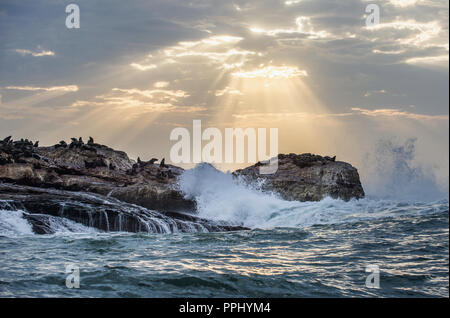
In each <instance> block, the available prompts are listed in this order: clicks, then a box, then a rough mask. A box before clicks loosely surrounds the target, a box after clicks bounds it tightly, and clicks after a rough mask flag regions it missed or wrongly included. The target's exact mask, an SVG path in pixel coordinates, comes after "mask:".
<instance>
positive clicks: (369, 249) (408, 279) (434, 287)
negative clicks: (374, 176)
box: [0, 200, 449, 297]
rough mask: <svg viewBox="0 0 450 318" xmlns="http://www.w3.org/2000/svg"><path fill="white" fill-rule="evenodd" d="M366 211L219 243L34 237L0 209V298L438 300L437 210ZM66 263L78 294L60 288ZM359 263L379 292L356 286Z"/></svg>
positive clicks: (209, 237) (339, 206) (445, 270)
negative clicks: (74, 271) (76, 274)
mask: <svg viewBox="0 0 450 318" xmlns="http://www.w3.org/2000/svg"><path fill="white" fill-rule="evenodd" d="M374 202H375V201H370V200H367V201H364V200H363V201H361V202H359V203H358V201H355V202H349V203H345V202H342V201H337V200H329V201H328V202H327V201H326V200H325V201H323V202H318V203H314V204H313V203H310V204H309V205H308V206H306V207H305V206H303V207H298V206H297V207H292V208H291V209H290V210H289V211H286V210H282V211H279V213H278V214H277V213H272V214H271V215H269V221H270V220H274V219H276V220H278V221H277V222H275V223H280V221H279V220H280V214H281V215H287V216H288V219H287V220H285V223H289V222H288V221H289V220H292V222H291V225H289V224H285V226H284V227H276V226H273V227H272V226H269V227H268V228H265V229H261V228H258V227H255V228H254V229H253V230H249V231H239V232H228V233H173V234H147V233H145V234H144V233H139V234H131V233H99V232H97V231H94V230H92V229H87V228H84V227H81V226H80V227H79V228H75V230H77V231H78V232H72V231H74V230H73V228H72V230H71V231H67V230H66V231H65V230H63V229H61V231H60V232H58V233H57V234H53V235H34V234H31V232H29V231H28V230H29V228H28V225H27V224H26V222H21V221H20V220H23V219H21V218H20V212H17V213H16V214H15V215H14V214H11V211H3V212H2V213H3V214H0V220H1V221H2V222H1V226H0V296H1V297H348V296H350V297H359V296H362V297H379V296H381V297H448V296H449V281H448V279H449V267H448V266H449V249H448V243H449V232H448V230H449V219H448V215H449V209H448V201H439V202H434V203H428V204H426V203H420V204H417V203H416V204H412V203H392V202H389V203H386V202H384V203H376V204H375V203H374ZM313 206H315V207H316V212H315V213H312V212H311V209H312V207H313ZM302 210H303V211H306V214H305V215H307V216H309V218H307V217H305V216H304V215H303V218H300V216H298V217H297V218H295V217H293V216H295V215H296V214H300V215H301V213H302ZM331 211H335V213H332V212H331ZM344 211H347V213H344ZM6 212H8V213H9V214H6ZM255 212H257V211H255ZM331 216H333V217H331ZM299 220H302V222H303V223H302V224H298V222H299ZM268 223H270V222H268ZM80 232H81V233H80ZM69 264H74V265H76V266H78V267H79V270H80V288H79V289H69V288H67V287H66V276H67V274H66V273H65V269H66V266H67V265H69ZM367 265H378V266H379V269H380V288H379V289H374V288H368V287H366V286H365V281H366V277H367V275H368V274H369V273H366V272H365V269H366V266H367Z"/></svg>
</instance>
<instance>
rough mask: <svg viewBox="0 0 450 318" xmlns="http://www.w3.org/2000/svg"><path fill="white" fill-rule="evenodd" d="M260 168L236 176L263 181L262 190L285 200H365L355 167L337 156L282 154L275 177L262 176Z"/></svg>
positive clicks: (250, 169) (237, 172) (251, 180)
mask: <svg viewBox="0 0 450 318" xmlns="http://www.w3.org/2000/svg"><path fill="white" fill-rule="evenodd" d="M260 165H261V164H260V163H258V164H256V165H253V166H251V167H248V168H245V169H241V170H237V171H235V172H234V175H235V176H241V177H242V178H243V179H244V180H246V181H247V182H254V181H256V180H257V179H263V180H264V183H263V185H262V189H263V190H265V191H274V192H276V193H278V194H279V195H280V196H281V197H282V198H284V199H286V200H298V201H319V200H321V199H323V198H324V197H326V196H330V197H332V198H339V199H343V200H346V201H347V200H350V199H352V198H355V199H359V198H362V197H364V190H363V188H362V185H361V182H360V179H359V174H358V171H357V170H356V168H354V167H353V166H352V165H350V164H348V163H345V162H341V161H336V157H333V158H330V157H322V156H318V155H313V154H309V153H308V154H302V155H296V154H288V155H284V154H280V155H279V156H278V170H277V171H276V173H274V174H272V175H261V174H259V167H260Z"/></svg>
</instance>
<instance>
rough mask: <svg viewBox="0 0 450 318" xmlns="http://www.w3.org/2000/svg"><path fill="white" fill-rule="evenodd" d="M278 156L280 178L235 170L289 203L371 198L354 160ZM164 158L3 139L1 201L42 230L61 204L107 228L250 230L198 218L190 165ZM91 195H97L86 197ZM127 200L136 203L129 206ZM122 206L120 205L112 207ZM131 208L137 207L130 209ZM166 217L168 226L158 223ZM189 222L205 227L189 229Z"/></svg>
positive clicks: (74, 216) (78, 142) (77, 142)
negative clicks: (189, 189) (189, 193)
mask: <svg viewBox="0 0 450 318" xmlns="http://www.w3.org/2000/svg"><path fill="white" fill-rule="evenodd" d="M278 158H279V159H278V160H279V168H278V171H277V172H276V173H275V174H273V175H259V173H258V172H259V170H258V168H259V166H260V164H256V165H254V166H251V167H248V168H246V169H242V170H238V171H236V172H234V174H235V175H236V176H238V175H239V176H242V177H243V178H244V179H245V180H247V182H253V181H255V180H256V179H258V178H264V179H266V180H265V181H266V182H265V183H264V186H263V190H268V191H275V192H278V193H279V194H280V195H281V196H282V197H283V198H285V199H287V200H300V201H307V200H315V201H316V200H321V199H322V198H323V197H325V196H331V197H334V198H341V199H344V200H349V199H351V198H361V197H363V196H364V191H363V189H362V186H361V183H360V181H359V175H358V172H357V170H356V169H355V168H354V167H352V166H351V165H350V164H348V163H344V162H337V161H335V158H329V157H321V156H315V155H311V154H304V155H295V154H289V155H279V157H278ZM157 161H158V159H156V158H153V159H152V160H149V161H147V162H145V161H142V160H141V159H140V158H138V160H137V161H134V160H132V159H130V158H129V157H128V155H127V154H126V153H125V152H122V151H117V150H114V149H112V148H109V147H107V146H105V145H101V144H98V143H95V142H94V140H93V138H91V137H90V138H89V140H88V142H87V143H85V142H84V141H83V139H82V138H81V137H80V138H72V140H71V142H70V143H66V142H65V141H61V142H59V143H58V144H56V145H53V146H49V147H40V146H39V143H38V142H32V141H30V140H27V139H25V140H24V139H21V140H16V141H14V140H13V139H12V138H11V137H7V138H5V139H3V140H1V141H0V200H4V202H11V203H13V205H14V206H23V207H24V209H26V210H27V211H28V210H30V212H32V214H34V216H33V217H30V216H28V220H29V221H30V222H32V223H33V222H34V223H33V224H34V226H35V227H36V226H37V228H36V229H35V231H36V232H37V233H47V232H48V231H49V230H48V222H49V219H48V218H47V217H45V216H42V215H51V216H52V217H57V216H58V215H56V214H55V209H56V208H55V206H59V208H58V209H62V211H63V214H62V215H60V216H62V217H65V218H69V219H71V220H74V221H76V222H80V223H82V224H85V225H88V226H93V227H96V228H99V229H101V230H114V231H122V230H124V231H130V232H139V231H142V230H143V229H144V231H145V230H146V231H150V232H167V228H169V230H170V231H192V230H193V229H197V230H198V229H204V230H208V231H210V230H213V231H219V230H223V231H229V230H237V229H243V227H239V226H237V227H236V226H232V225H229V224H228V225H227V224H213V223H211V222H208V221H207V220H201V219H199V218H197V217H196V216H195V212H196V203H195V201H194V200H190V199H187V198H185V196H184V195H183V193H182V192H181V191H180V190H179V189H178V185H177V180H178V177H179V176H180V175H181V174H182V173H183V171H184V170H183V169H182V168H180V167H176V166H173V165H169V164H166V163H165V160H164V159H162V160H161V161H160V163H159V164H158V163H157ZM12 187H13V188H12ZM55 191H59V192H55ZM78 193H81V194H78ZM89 193H91V194H93V195H95V196H96V198H95V199H92V198H91V199H89V196H86V195H84V196H83V195H82V194H89ZM80 195H81V196H80ZM101 198H103V201H105V202H109V203H111V202H112V201H113V200H116V201H114V203H111V204H109V203H108V204H107V203H104V204H103V205H102V204H99V200H100V201H101V200H102V199H101ZM5 200H6V201H5ZM64 201H67V202H71V203H72V204H67V207H72V208H67V207H66V208H64V206H65V204H64ZM77 201H78V202H84V204H81V205H80V204H79V205H78V207H77V208H76V209H75V210H74V211H75V212H74V211H71V209H72V210H73V209H74V208H73V207H74V202H77ZM30 202H31V203H30ZM120 202H121V203H123V204H119V203H120ZM126 204H129V206H126V207H124V205H126ZM130 204H131V205H130ZM75 205H76V204H75ZM106 205H107V206H108V207H107V208H106ZM114 205H116V206H117V208H116V209H114V208H112V206H114ZM51 206H53V207H52V208H51ZM80 206H83V207H84V208H80ZM132 206H136V207H137V208H132ZM30 207H32V208H30ZM139 207H142V209H141V208H139ZM1 208H2V207H1V206H0V209H1ZM125 210H127V211H128V210H132V211H133V212H132V213H131V214H129V213H128V214H127V213H126V212H124V211H125ZM50 211H52V212H50ZM58 211H59V210H58ZM105 211H108V212H105ZM52 213H53V214H52ZM37 214H39V215H41V216H39V215H38V216H36V215H37ZM139 214H142V215H143V216H145V217H141V216H140V215H139ZM93 218H94V219H95V218H96V220H97V221H95V222H94V221H93ZM124 219H126V220H128V223H127V225H126V226H125V225H123V224H124V223H122V222H121V221H120V220H124ZM161 220H163V221H162V222H163V223H164V224H165V225H164V226H157V225H156V224H159V223H160V222H161ZM119 221H120V222H119ZM172 221H173V222H175V223H173V222H172ZM46 222H47V223H46ZM177 222H178V223H177ZM183 222H184V223H183ZM185 222H191V223H192V222H193V224H197V225H195V226H191V225H189V226H186V224H185ZM119 223H120V224H122V226H120V225H119ZM37 224H40V226H38V225H37ZM45 224H47V225H45ZM114 224H115V225H114ZM130 224H131V225H130ZM168 224H172V225H168ZM174 224H175V225H174ZM46 226H47V227H46ZM196 226H197V228H196ZM46 229H47V230H46Z"/></svg>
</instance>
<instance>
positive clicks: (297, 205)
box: [179, 163, 448, 229]
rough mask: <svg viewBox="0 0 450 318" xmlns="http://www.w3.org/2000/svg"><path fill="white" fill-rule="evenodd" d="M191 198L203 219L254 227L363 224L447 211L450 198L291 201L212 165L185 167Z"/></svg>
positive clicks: (185, 187) (182, 179) (184, 179)
mask: <svg viewBox="0 0 450 318" xmlns="http://www.w3.org/2000/svg"><path fill="white" fill-rule="evenodd" d="M179 184H180V189H181V190H182V191H183V192H184V194H185V196H186V197H187V198H190V199H194V200H195V201H196V202H197V209H198V213H199V216H200V217H202V218H206V219H210V220H215V221H226V222H231V223H233V224H240V225H244V226H247V227H250V228H262V229H269V228H274V227H305V226H310V225H315V224H334V223H344V222H357V221H360V220H367V219H374V218H383V217H395V216H401V215H404V214H415V213H422V212H423V211H424V207H425V206H428V207H431V208H428V209H426V210H427V211H428V212H431V213H435V212H441V210H442V209H448V201H446V200H444V201H439V202H436V204H433V203H420V202H409V201H407V200H403V201H401V200H388V199H379V198H377V199H371V198H365V199H360V200H350V201H348V202H345V201H343V200H339V199H332V198H325V199H323V200H321V201H319V202H298V201H286V200H283V199H281V198H279V197H278V196H277V195H276V194H274V193H270V192H263V191H261V190H260V189H259V188H260V187H259V186H258V185H256V186H251V185H248V184H246V183H244V182H242V181H241V180H239V179H238V178H234V177H233V175H231V174H230V173H229V172H227V173H223V172H221V171H219V170H217V169H216V168H214V167H213V166H212V165H210V164H205V163H203V164H199V165H197V166H196V167H195V168H193V169H190V170H187V171H185V172H184V173H183V174H182V176H181V177H180V180H179Z"/></svg>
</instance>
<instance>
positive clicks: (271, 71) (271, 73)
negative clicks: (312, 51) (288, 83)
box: [232, 66, 308, 79]
mask: <svg viewBox="0 0 450 318" xmlns="http://www.w3.org/2000/svg"><path fill="white" fill-rule="evenodd" d="M232 75H233V76H236V77H242V78H268V79H288V78H293V77H301V76H308V73H307V72H306V71H304V70H300V69H299V68H298V67H296V66H266V67H262V68H258V69H255V70H251V71H239V72H235V73H233V74H232Z"/></svg>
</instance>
